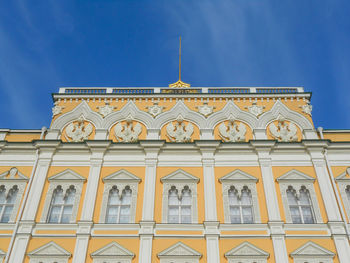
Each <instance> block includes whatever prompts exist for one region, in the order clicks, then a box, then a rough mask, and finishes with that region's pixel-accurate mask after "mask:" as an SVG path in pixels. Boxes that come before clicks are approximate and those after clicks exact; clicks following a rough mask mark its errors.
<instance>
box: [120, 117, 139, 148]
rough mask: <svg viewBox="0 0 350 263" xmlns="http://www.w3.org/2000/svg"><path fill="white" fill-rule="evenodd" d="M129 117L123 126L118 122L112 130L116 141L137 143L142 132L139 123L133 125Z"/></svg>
mask: <svg viewBox="0 0 350 263" xmlns="http://www.w3.org/2000/svg"><path fill="white" fill-rule="evenodd" d="M132 121H133V119H132V117H131V116H129V117H127V119H126V122H125V124H121V123H120V122H119V123H117V125H116V126H115V128H114V134H115V137H116V139H117V140H118V141H121V142H137V141H138V138H139V135H140V133H141V131H142V126H141V124H140V123H136V124H135V125H134V124H133V122H132Z"/></svg>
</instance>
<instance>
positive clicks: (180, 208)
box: [168, 186, 192, 224]
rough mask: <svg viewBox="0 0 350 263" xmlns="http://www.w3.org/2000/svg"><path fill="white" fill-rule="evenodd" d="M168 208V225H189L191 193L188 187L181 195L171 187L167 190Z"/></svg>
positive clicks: (190, 218) (190, 219)
mask: <svg viewBox="0 0 350 263" xmlns="http://www.w3.org/2000/svg"><path fill="white" fill-rule="evenodd" d="M168 206H169V207H168V213H169V214H168V223H180V224H181V223H182V224H189V223H191V221H192V217H191V209H192V193H191V190H190V189H189V187H188V186H185V187H184V188H183V189H182V191H181V193H179V191H178V190H177V189H176V187H175V186H172V187H171V188H170V190H169V196H168Z"/></svg>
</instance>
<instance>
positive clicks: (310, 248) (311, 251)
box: [290, 241, 335, 258]
mask: <svg viewBox="0 0 350 263" xmlns="http://www.w3.org/2000/svg"><path fill="white" fill-rule="evenodd" d="M290 255H291V257H292V258H298V257H301V258H305V257H310V258H314V257H322V258H324V257H328V258H333V257H334V256H335V254H334V253H333V252H332V251H329V250H328V249H325V248H323V247H321V246H320V245H317V244H316V243H314V242H312V241H309V242H307V243H306V244H304V245H303V246H301V247H299V248H298V249H296V250H294V251H293V252H292V253H291V254H290Z"/></svg>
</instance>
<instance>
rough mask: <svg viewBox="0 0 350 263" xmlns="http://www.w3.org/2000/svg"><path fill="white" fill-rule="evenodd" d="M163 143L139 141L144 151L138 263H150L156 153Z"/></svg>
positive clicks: (153, 223)
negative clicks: (144, 168)
mask: <svg viewBox="0 0 350 263" xmlns="http://www.w3.org/2000/svg"><path fill="white" fill-rule="evenodd" d="M163 144H164V142H163V141H158V140H154V141H153V140H147V141H140V145H141V146H142V147H143V149H144V151H145V166H146V171H145V184H144V195H143V209H142V221H141V222H140V227H141V228H140V231H139V236H140V251H139V263H151V262H152V242H153V235H154V225H155V222H154V199H155V192H156V178H157V162H158V153H159V151H160V149H161V147H162V146H163Z"/></svg>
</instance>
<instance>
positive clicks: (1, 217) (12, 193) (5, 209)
mask: <svg viewBox="0 0 350 263" xmlns="http://www.w3.org/2000/svg"><path fill="white" fill-rule="evenodd" d="M17 193H18V187H17V185H15V186H13V187H12V188H11V189H10V190H9V191H8V193H6V188H5V186H4V185H2V186H0V222H1V223H7V222H8V221H10V217H11V214H12V211H13V206H14V204H15V201H16V197H17Z"/></svg>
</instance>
